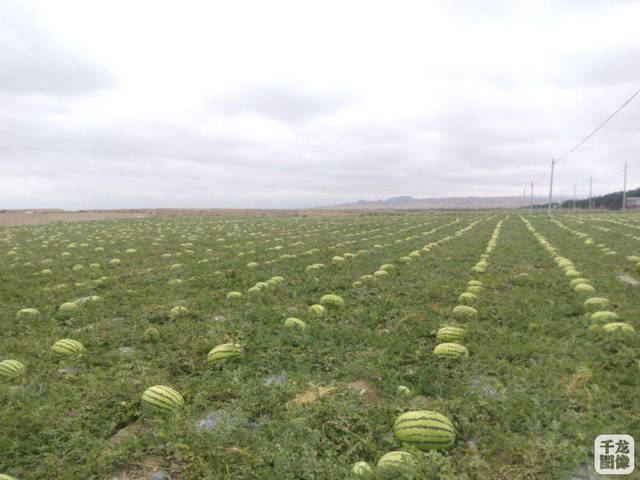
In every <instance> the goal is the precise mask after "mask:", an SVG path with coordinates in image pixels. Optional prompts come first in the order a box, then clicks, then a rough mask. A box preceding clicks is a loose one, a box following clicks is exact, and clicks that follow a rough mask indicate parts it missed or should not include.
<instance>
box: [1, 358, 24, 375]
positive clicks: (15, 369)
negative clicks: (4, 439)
mask: <svg viewBox="0 0 640 480" xmlns="http://www.w3.org/2000/svg"><path fill="white" fill-rule="evenodd" d="M24 370H25V368H24V364H23V363H22V362H20V361H18V360H3V361H2V362H0V377H6V378H16V377H19V376H20V375H23V374H24Z"/></svg>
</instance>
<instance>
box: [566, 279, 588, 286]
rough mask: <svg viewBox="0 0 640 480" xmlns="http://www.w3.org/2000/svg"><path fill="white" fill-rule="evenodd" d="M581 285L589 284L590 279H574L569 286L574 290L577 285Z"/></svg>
mask: <svg viewBox="0 0 640 480" xmlns="http://www.w3.org/2000/svg"><path fill="white" fill-rule="evenodd" d="M579 283H589V279H587V278H574V279H573V280H571V281H570V282H569V285H570V286H571V288H573V287H575V286H576V285H578V284H579Z"/></svg>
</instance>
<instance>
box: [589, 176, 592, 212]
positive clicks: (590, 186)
mask: <svg viewBox="0 0 640 480" xmlns="http://www.w3.org/2000/svg"><path fill="white" fill-rule="evenodd" d="M591 192H593V177H589V210H591V209H592V208H593V201H592V200H591Z"/></svg>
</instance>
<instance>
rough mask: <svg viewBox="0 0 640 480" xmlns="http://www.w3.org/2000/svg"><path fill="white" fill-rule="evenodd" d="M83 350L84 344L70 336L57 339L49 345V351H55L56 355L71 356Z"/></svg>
mask: <svg viewBox="0 0 640 480" xmlns="http://www.w3.org/2000/svg"><path fill="white" fill-rule="evenodd" d="M84 350H85V348H84V345H82V343H80V342H79V341H77V340H72V339H70V338H63V339H62V340H58V341H57V342H56V343H54V344H53V346H52V347H51V351H53V352H54V353H57V354H58V355H61V356H65V357H71V356H73V355H77V354H79V353H81V352H83V351H84Z"/></svg>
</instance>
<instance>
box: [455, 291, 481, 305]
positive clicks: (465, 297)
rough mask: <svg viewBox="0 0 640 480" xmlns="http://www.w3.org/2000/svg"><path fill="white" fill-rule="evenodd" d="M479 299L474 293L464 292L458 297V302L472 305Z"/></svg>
mask: <svg viewBox="0 0 640 480" xmlns="http://www.w3.org/2000/svg"><path fill="white" fill-rule="evenodd" d="M477 299H478V297H477V296H476V294H475V293H472V292H462V293H461V294H460V296H459V297H458V302H460V303H464V304H471V303H473V302H475V301H476V300H477Z"/></svg>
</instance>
